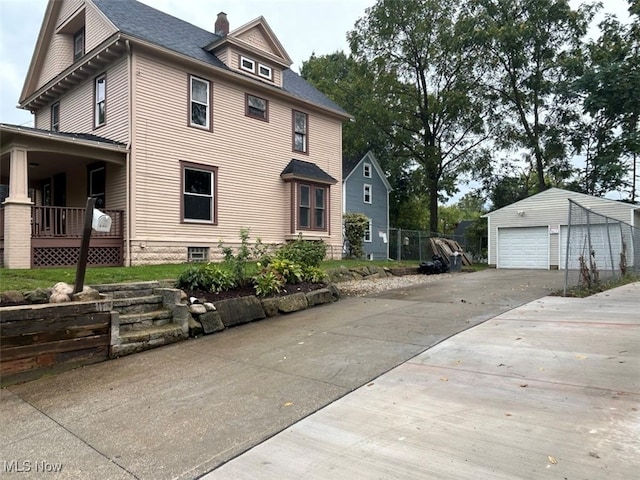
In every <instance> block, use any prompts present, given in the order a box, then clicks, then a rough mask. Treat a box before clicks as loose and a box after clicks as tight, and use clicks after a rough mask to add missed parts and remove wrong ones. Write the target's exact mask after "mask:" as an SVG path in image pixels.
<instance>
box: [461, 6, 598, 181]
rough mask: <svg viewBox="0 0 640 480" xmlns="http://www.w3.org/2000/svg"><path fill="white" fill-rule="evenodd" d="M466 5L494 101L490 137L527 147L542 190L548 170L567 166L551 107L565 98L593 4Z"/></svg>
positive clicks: (559, 121)
mask: <svg viewBox="0 0 640 480" xmlns="http://www.w3.org/2000/svg"><path fill="white" fill-rule="evenodd" d="M468 6H469V8H468V10H467V11H466V14H467V15H468V16H469V18H471V19H474V20H475V22H476V28H475V32H476V41H477V42H479V43H480V44H481V45H483V49H484V53H483V55H482V58H483V59H485V60H486V61H487V65H488V67H489V68H490V70H491V72H492V74H491V75H490V76H489V77H488V82H487V87H488V88H489V89H490V90H491V91H492V92H494V93H495V95H496V98H497V100H498V101H499V104H500V105H501V107H502V109H501V110H500V111H498V112H497V113H498V114H499V115H500V116H501V118H500V129H499V135H498V137H496V145H497V146H498V147H502V148H508V149H509V148H510V149H525V150H526V151H528V152H529V154H530V156H531V158H532V159H533V169H534V171H535V174H536V177H537V189H538V191H542V190H544V189H546V188H547V187H548V186H549V183H548V181H547V175H548V174H549V173H551V174H552V176H553V177H555V178H556V179H562V178H564V179H566V178H568V176H569V175H570V174H571V171H570V170H571V169H570V165H569V163H568V161H567V151H566V145H567V140H566V138H564V136H563V134H564V133H565V132H566V130H565V129H564V128H563V126H564V123H565V119H564V116H563V111H562V109H561V108H559V107H563V102H566V101H572V99H570V98H568V97H566V96H563V95H562V92H563V89H564V86H565V85H566V84H567V82H570V81H571V80H572V79H573V78H574V77H575V76H576V75H577V74H578V73H577V70H576V67H577V66H576V61H577V60H579V56H577V55H576V52H578V51H579V49H580V46H581V38H582V36H584V34H585V33H586V29H587V27H588V24H589V22H590V20H591V19H592V17H593V14H594V11H595V9H594V7H593V6H591V5H583V6H581V7H580V8H579V9H578V10H572V9H571V7H570V6H569V2H568V0H470V1H469V2H468ZM567 168H568V169H569V171H567Z"/></svg>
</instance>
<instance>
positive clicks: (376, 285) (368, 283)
mask: <svg viewBox="0 0 640 480" xmlns="http://www.w3.org/2000/svg"><path fill="white" fill-rule="evenodd" d="M445 278H451V274H450V273H443V274H440V275H403V276H401V277H384V278H372V279H365V280H349V281H347V282H340V283H336V286H337V287H338V289H339V290H340V293H341V294H342V295H346V296H350V297H362V296H364V295H369V294H372V293H379V292H383V291H385V290H395V289H398V288H407V287H413V286H416V285H425V284H427V283H433V282H437V281H438V280H444V279H445Z"/></svg>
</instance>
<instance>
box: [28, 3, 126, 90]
mask: <svg viewBox="0 0 640 480" xmlns="http://www.w3.org/2000/svg"><path fill="white" fill-rule="evenodd" d="M83 4H84V1H83V0H65V1H64V2H62V7H61V9H60V13H59V15H58V18H57V19H56V22H55V23H56V27H59V26H60V25H61V24H63V23H64V22H65V21H66V20H68V19H69V17H70V16H72V15H74V14H75V13H76V12H77V11H78V10H79V9H80V8H81V7H82V5H83ZM80 15H81V16H83V17H84V21H85V52H90V51H91V50H92V49H93V48H95V47H96V46H98V45H99V44H100V43H102V42H103V41H104V40H106V39H107V38H108V37H109V36H110V35H112V34H113V33H115V31H116V30H115V28H114V27H113V26H112V25H111V24H110V23H109V22H108V21H107V20H106V19H105V18H104V17H103V16H102V14H100V13H99V12H98V11H97V10H96V8H95V7H94V6H93V5H91V4H90V3H87V4H86V5H85V7H84V12H83V13H80ZM63 31H64V30H63ZM74 33H75V32H74ZM44 49H45V50H46V52H45V54H44V55H45V56H44V61H43V64H42V70H41V72H40V75H39V77H38V82H37V88H40V87H42V86H43V85H45V84H46V83H47V82H49V81H50V80H51V79H53V78H54V77H55V76H56V75H58V74H59V73H61V72H62V71H63V70H65V69H66V68H67V67H69V66H70V65H71V64H72V63H73V34H72V33H69V32H64V33H54V34H53V36H52V37H51V38H50V39H49V41H48V42H47V40H45V44H44Z"/></svg>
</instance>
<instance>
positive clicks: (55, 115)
mask: <svg viewBox="0 0 640 480" xmlns="http://www.w3.org/2000/svg"><path fill="white" fill-rule="evenodd" d="M51 131H52V132H59V131H60V102H56V103H54V104H53V105H51Z"/></svg>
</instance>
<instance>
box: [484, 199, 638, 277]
mask: <svg viewBox="0 0 640 480" xmlns="http://www.w3.org/2000/svg"><path fill="white" fill-rule="evenodd" d="M569 199H571V200H573V201H575V202H577V203H579V204H580V205H582V206H583V207H587V208H589V209H591V210H592V211H593V212H595V213H599V214H600V215H606V216H608V217H611V218H614V219H616V220H620V221H623V222H625V223H628V224H630V225H631V226H634V227H636V228H640V206H637V205H631V204H628V203H622V202H617V201H615V200H608V199H605V198H599V197H593V196H591V195H584V194H582V193H576V192H570V191H568V190H562V189H560V188H550V189H548V190H545V191H544V192H542V193H538V194H536V195H533V196H531V197H529V198H525V199H524V200H520V201H519V202H516V203H512V204H511V205H507V206H506V207H503V208H500V209H498V210H494V211H493V212H490V213H487V214H486V215H484V216H485V217H486V218H487V222H488V231H489V265H490V266H493V267H496V268H531V269H534V268H536V269H557V268H559V266H560V265H563V266H564V263H562V261H563V259H564V254H563V253H564V252H563V250H565V248H566V228H567V225H568V223H569V222H568V215H569V201H568V200H569ZM561 237H562V238H561ZM563 242H564V243H565V248H562V244H563Z"/></svg>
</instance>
